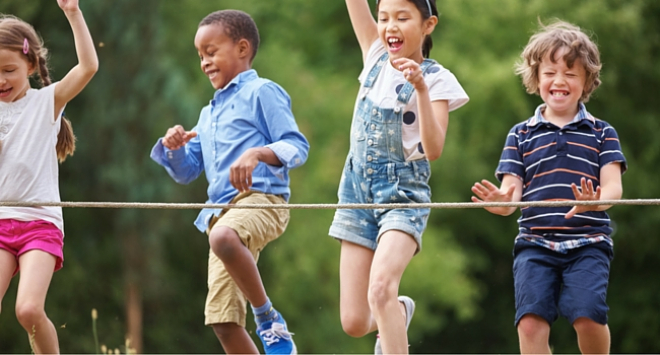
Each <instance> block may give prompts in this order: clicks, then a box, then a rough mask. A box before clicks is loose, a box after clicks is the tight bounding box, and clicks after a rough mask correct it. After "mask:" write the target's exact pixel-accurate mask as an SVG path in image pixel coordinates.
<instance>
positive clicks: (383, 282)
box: [367, 277, 399, 310]
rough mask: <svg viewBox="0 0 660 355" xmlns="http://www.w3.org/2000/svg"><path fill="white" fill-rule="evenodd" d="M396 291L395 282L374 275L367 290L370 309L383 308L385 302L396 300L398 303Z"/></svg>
mask: <svg viewBox="0 0 660 355" xmlns="http://www.w3.org/2000/svg"><path fill="white" fill-rule="evenodd" d="M397 291H398V288H397V284H396V283H394V282H392V281H390V280H387V279H382V278H379V277H376V278H375V279H374V280H372V281H371V282H370V284H369V292H368V294H367V298H368V300H369V306H370V307H371V309H372V310H378V309H382V308H384V307H385V305H386V304H387V302H396V303H397V304H398V302H399V301H398V300H397Z"/></svg>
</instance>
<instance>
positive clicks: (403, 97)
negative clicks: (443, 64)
mask: <svg viewBox="0 0 660 355" xmlns="http://www.w3.org/2000/svg"><path fill="white" fill-rule="evenodd" d="M434 64H437V62H436V61H435V60H433V59H428V58H426V59H424V61H423V62H422V64H420V66H419V69H420V70H421V71H422V76H424V75H426V71H427V70H428V69H429V68H430V67H432V66H433V65H434ZM413 92H415V87H414V86H413V85H412V84H411V83H410V82H409V81H406V84H405V85H403V87H402V88H401V90H400V91H399V96H398V97H397V100H398V101H399V102H401V103H402V104H404V105H405V104H407V103H408V101H409V100H410V98H411V97H412V94H413Z"/></svg>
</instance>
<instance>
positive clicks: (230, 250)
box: [209, 227, 244, 260]
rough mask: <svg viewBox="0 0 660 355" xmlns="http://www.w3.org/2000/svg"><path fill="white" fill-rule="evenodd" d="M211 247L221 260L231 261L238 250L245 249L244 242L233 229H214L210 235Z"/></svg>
mask: <svg viewBox="0 0 660 355" xmlns="http://www.w3.org/2000/svg"><path fill="white" fill-rule="evenodd" d="M209 245H210V247H211V250H213V253H214V254H215V255H216V256H217V257H218V258H220V259H221V260H227V259H230V258H231V257H232V256H233V255H235V254H236V252H237V250H238V248H243V247H244V245H243V242H241V239H240V238H239V237H238V234H236V232H235V231H234V230H232V229H231V228H227V227H221V228H214V229H213V230H212V231H211V233H210V234H209Z"/></svg>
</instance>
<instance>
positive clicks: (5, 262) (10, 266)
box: [0, 249, 16, 312]
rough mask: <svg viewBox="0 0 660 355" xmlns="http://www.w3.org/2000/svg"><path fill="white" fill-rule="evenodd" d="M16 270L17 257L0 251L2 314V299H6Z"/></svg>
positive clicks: (0, 306) (0, 299) (0, 303)
mask: <svg viewBox="0 0 660 355" xmlns="http://www.w3.org/2000/svg"><path fill="white" fill-rule="evenodd" d="M14 270H16V257H14V255H13V254H11V253H9V252H8V251H6V250H4V249H0V312H1V311H2V299H3V298H5V293H6V292H7V288H9V283H10V282H11V278H12V275H13V274H14Z"/></svg>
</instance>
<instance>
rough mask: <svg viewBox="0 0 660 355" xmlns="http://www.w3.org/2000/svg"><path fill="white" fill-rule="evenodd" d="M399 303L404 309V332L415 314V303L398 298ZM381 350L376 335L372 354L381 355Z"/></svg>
mask: <svg viewBox="0 0 660 355" xmlns="http://www.w3.org/2000/svg"><path fill="white" fill-rule="evenodd" d="M399 302H401V303H403V306H404V307H405V308H406V331H407V330H408V327H409V326H410V321H411V320H412V317H413V314H414V313H415V301H413V300H412V298H410V297H408V296H399ZM382 353H383V349H382V348H381V346H380V335H378V334H376V346H375V347H374V354H382Z"/></svg>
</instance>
